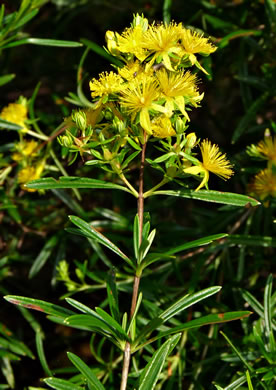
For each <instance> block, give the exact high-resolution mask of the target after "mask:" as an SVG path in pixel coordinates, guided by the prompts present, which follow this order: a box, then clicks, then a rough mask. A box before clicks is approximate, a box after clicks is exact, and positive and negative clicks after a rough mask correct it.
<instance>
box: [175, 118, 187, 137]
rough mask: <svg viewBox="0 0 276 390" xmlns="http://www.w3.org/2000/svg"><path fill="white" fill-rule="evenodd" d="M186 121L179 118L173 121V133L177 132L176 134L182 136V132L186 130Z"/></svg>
mask: <svg viewBox="0 0 276 390" xmlns="http://www.w3.org/2000/svg"><path fill="white" fill-rule="evenodd" d="M185 124H186V119H181V118H180V117H178V118H177V119H176V121H175V131H176V132H177V134H183V133H184V131H185V130H186V126H185Z"/></svg>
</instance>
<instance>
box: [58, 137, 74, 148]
mask: <svg viewBox="0 0 276 390" xmlns="http://www.w3.org/2000/svg"><path fill="white" fill-rule="evenodd" d="M58 142H59V143H60V145H61V146H65V147H66V148H70V146H72V144H73V139H72V137H71V136H69V135H60V136H59V137H58Z"/></svg>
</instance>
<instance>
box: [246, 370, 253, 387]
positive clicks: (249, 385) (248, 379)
mask: <svg viewBox="0 0 276 390" xmlns="http://www.w3.org/2000/svg"><path fill="white" fill-rule="evenodd" d="M246 379H247V384H248V390H254V389H253V386H252V382H251V378H250V374H249V371H248V370H246Z"/></svg>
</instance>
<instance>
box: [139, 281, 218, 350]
mask: <svg viewBox="0 0 276 390" xmlns="http://www.w3.org/2000/svg"><path fill="white" fill-rule="evenodd" d="M220 290H221V287H220V286H214V287H209V288H206V289H204V290H201V291H199V292H197V293H194V294H188V295H185V296H184V297H182V298H180V299H179V300H178V301H177V302H175V303H173V304H172V305H171V306H169V307H168V308H167V309H166V310H164V311H163V312H162V313H161V314H159V315H158V317H156V318H153V319H152V320H151V321H150V322H149V323H148V324H147V325H146V326H145V327H144V328H142V329H141V332H140V334H139V336H138V338H137V340H135V343H136V345H137V344H138V343H139V342H140V340H142V339H143V338H144V337H146V336H147V335H149V334H150V333H151V332H152V331H153V330H154V329H156V328H158V327H159V326H160V325H161V324H163V323H164V322H165V321H168V320H169V319H170V318H172V317H174V316H175V315H178V314H179V313H180V312H181V311H183V310H185V309H187V308H188V307H190V306H192V305H194V304H195V303H198V302H200V301H202V300H203V299H206V298H208V297H209V296H211V295H213V294H216V293H217V292H218V291H220Z"/></svg>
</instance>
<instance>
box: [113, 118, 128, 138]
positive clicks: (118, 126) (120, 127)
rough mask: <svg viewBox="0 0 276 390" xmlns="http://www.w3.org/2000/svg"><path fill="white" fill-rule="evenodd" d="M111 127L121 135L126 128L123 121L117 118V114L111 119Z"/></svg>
mask: <svg viewBox="0 0 276 390" xmlns="http://www.w3.org/2000/svg"><path fill="white" fill-rule="evenodd" d="M112 124H113V128H114V129H115V130H116V131H117V132H118V133H119V134H121V135H124V133H125V130H126V124H125V122H124V121H122V120H121V119H119V118H118V117H117V116H115V118H114V119H113V121H112Z"/></svg>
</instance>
